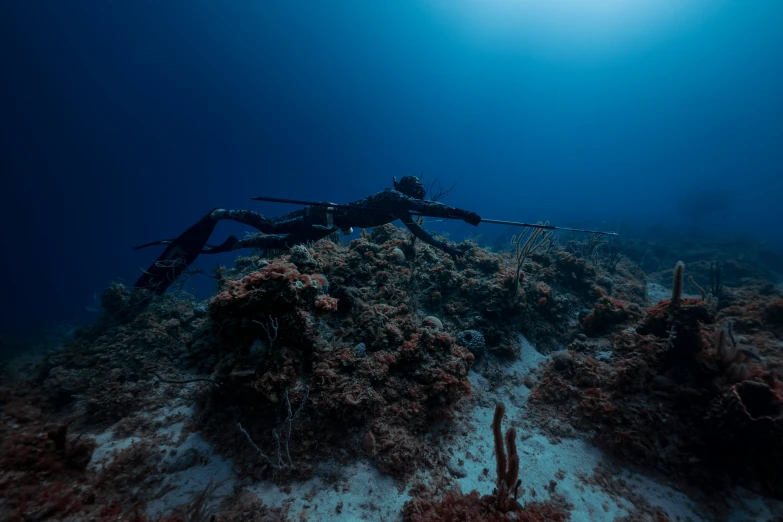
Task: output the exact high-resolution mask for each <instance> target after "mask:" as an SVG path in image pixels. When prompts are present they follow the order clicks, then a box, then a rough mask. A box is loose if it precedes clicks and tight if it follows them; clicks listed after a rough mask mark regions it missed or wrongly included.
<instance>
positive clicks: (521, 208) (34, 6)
mask: <svg viewBox="0 0 783 522" xmlns="http://www.w3.org/2000/svg"><path fill="white" fill-rule="evenodd" d="M0 20H2V22H0V24H2V26H3V28H2V30H0V35H2V36H0V39H1V40H0V42H2V46H0V53H2V54H1V55H0V56H2V64H3V80H2V82H0V94H2V96H1V97H0V99H2V109H3V111H2V121H3V126H2V129H3V130H2V133H3V135H2V143H3V153H2V155H1V156H0V161H2V172H3V190H2V199H3V201H2V207H1V208H2V216H1V217H2V222H3V225H4V227H3V232H4V234H3V254H2V259H1V260H0V262H1V263H2V264H1V265H0V269H2V272H3V275H4V277H2V279H1V280H2V282H1V283H0V284H1V285H2V287H1V288H2V296H3V301H4V304H3V310H4V311H3V313H2V314H0V328H1V329H0V331H2V332H3V334H13V333H24V332H29V331H31V330H33V329H35V328H40V327H48V326H50V325H52V324H55V323H58V322H79V321H85V320H88V319H89V316H88V313H87V312H86V311H85V310H84V309H85V306H88V305H90V304H91V301H92V295H93V293H94V292H100V291H101V289H102V288H104V287H105V286H106V285H107V284H108V283H109V282H111V281H112V280H115V279H122V280H124V281H126V282H127V283H132V282H133V281H134V280H135V279H136V277H138V275H139V273H140V272H139V269H140V268H141V267H146V266H148V265H149V263H150V262H151V261H152V260H153V259H154V257H155V255H157V253H156V252H152V251H150V250H145V251H140V252H133V251H131V247H132V246H134V245H136V244H139V243H144V242H147V241H151V240H155V239H161V238H166V237H173V236H176V235H177V234H178V233H179V232H181V231H182V230H183V229H184V228H186V227H187V226H188V225H190V224H191V223H193V222H194V221H195V220H197V219H198V218H200V217H201V216H202V215H203V214H204V213H206V212H207V211H208V210H209V209H211V208H214V207H216V206H220V207H224V208H251V209H254V210H259V211H261V212H263V213H265V214H268V215H275V214H278V213H282V212H285V211H288V210H291V208H289V207H284V206H281V205H276V204H258V203H255V202H251V201H249V198H250V197H251V196H257V195H267V196H277V197H288V198H301V199H316V200H324V199H326V200H331V201H336V202H347V201H350V200H352V199H357V198H360V197H362V196H364V195H367V194H369V193H372V192H375V191H378V190H382V189H383V188H385V187H388V186H390V184H391V179H392V176H398V177H400V176H403V175H406V174H416V175H419V174H422V173H423V175H424V177H425V180H427V179H430V180H431V179H435V178H438V179H440V180H441V181H442V182H443V183H444V185H446V186H450V185H451V184H452V183H454V182H456V183H457V185H456V187H455V189H454V191H453V192H452V193H451V194H450V195H449V197H448V199H447V200H446V201H445V202H446V203H449V204H451V205H454V206H458V207H465V208H468V209H471V210H474V211H476V212H478V213H479V214H481V215H482V216H483V217H490V218H496V219H510V220H532V221H537V220H547V219H548V220H550V221H552V222H553V223H555V224H562V225H566V226H568V225H584V226H588V227H591V228H592V227H601V228H616V227H617V226H618V224H619V223H621V222H626V223H627V224H628V226H627V228H629V229H631V230H634V231H635V233H636V234H639V235H644V234H648V235H654V234H658V239H664V240H672V239H689V238H690V239H693V238H711V237H712V238H731V237H743V238H746V239H750V240H752V241H760V240H765V241H767V244H768V247H769V248H781V247H782V246H783V235H782V234H781V231H780V224H781V223H783V208H781V205H780V202H781V195H782V194H783V180H782V179H781V178H782V177H783V95H782V94H781V93H783V31H780V27H781V24H782V23H783V3H782V2H779V1H776V0H768V1H767V0H758V1H753V2H739V1H734V2H729V1H721V0H705V1H695V0H672V1H670V0H633V1H631V0H627V1H623V0H593V1H590V0H583V1H579V0H563V1H562V2H555V1H550V2H545V1H543V0H527V1H525V0H519V1H511V0H484V1H478V0H475V1H470V2H469V1H453V0H451V1H419V2H399V1H380V0H374V1H372V2H369V1H358V0H357V1H342V2H291V1H289V2H261V1H259V2H205V1H201V2H190V1H189V2H184V1H179V2H174V1H172V2H150V1H141V2H139V1H134V2H101V1H95V2H85V1H76V0H69V1H67V2H66V1H62V2H21V1H19V2H3V3H2V4H0ZM715 193H718V194H719V195H718V196H715V195H713V194H715ZM721 194H728V196H727V199H726V201H725V204H724V203H721V204H720V205H718V207H719V208H717V209H715V210H714V211H710V209H709V208H706V210H705V211H704V212H703V213H704V214H705V215H704V217H703V219H701V220H700V222H699V223H698V226H695V225H694V223H693V222H692V220H691V218H690V217H689V216H688V213H687V212H683V210H682V208H683V201H685V202H686V203H685V206H686V207H688V208H691V209H692V208H693V205H694V204H699V203H698V201H699V200H700V198H702V199H706V200H707V201H708V202H714V201H715V198H720V197H723V196H722V195H721ZM690 202H694V203H690ZM429 228H430V229H431V230H447V231H449V232H450V233H451V234H452V237H455V238H458V237H462V236H464V235H467V234H473V233H480V234H482V236H483V237H484V238H485V239H486V240H487V241H489V240H491V239H493V238H494V236H496V235H498V234H499V233H503V234H506V233H507V232H508V231H507V230H502V231H499V230H498V229H493V228H492V226H490V225H486V224H485V225H481V226H480V227H479V229H473V228H472V227H470V226H469V225H466V224H464V223H456V224H447V225H446V224H437V223H434V224H431V225H429ZM242 230H243V228H242V227H236V226H231V225H229V224H221V225H220V227H219V228H218V231H217V234H216V235H217V236H218V237H216V238H215V239H216V241H214V242H219V241H221V240H222V239H223V238H224V237H225V236H226V235H228V234H229V233H242ZM231 258H232V256H221V257H220V259H219V260H220V262H221V263H224V264H225V263H230V261H231ZM213 262H214V260H213V259H210V260H208V261H207V262H205V263H204V266H205V267H206V268H209V267H210V266H211V265H212V263H213Z"/></svg>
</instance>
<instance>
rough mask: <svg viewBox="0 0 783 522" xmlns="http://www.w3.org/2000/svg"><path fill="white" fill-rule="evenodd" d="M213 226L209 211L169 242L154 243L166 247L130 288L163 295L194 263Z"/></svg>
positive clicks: (213, 221) (213, 222)
mask: <svg viewBox="0 0 783 522" xmlns="http://www.w3.org/2000/svg"><path fill="white" fill-rule="evenodd" d="M217 223H218V221H217V220H216V219H213V218H212V211H210V212H209V214H207V215H206V216H204V217H203V218H201V220H200V221H199V222H198V223H196V224H195V225H193V226H191V227H190V228H188V229H187V230H186V231H185V232H183V233H182V234H181V235H180V236H179V237H178V238H176V239H174V240H173V241H170V242H169V241H166V242H165V243H164V242H163V241H160V242H156V243H157V244H166V243H168V246H167V247H166V250H164V251H163V253H162V254H161V255H160V257H158V259H156V260H155V262H154V263H152V265H150V267H149V268H148V269H147V270H146V271H145V272H144V274H143V275H142V276H141V277H140V278H139V280H138V281H136V284H134V285H133V286H134V287H136V288H145V289H147V290H150V291H152V292H153V293H155V294H157V295H161V294H163V293H164V292H165V291H166V290H168V288H169V287H170V286H171V285H172V284H173V283H174V281H176V280H177V278H178V277H179V276H180V275H182V272H184V271H185V269H187V268H188V267H189V266H190V264H191V263H193V261H195V260H196V258H197V257H198V255H199V254H200V253H201V251H202V250H203V249H204V247H205V246H206V245H207V240H208V239H209V236H211V235H212V232H213V231H214V230H215V226H216V225H217ZM153 244H155V243H153ZM143 246H148V245H142V247H143ZM138 248H141V247H138Z"/></svg>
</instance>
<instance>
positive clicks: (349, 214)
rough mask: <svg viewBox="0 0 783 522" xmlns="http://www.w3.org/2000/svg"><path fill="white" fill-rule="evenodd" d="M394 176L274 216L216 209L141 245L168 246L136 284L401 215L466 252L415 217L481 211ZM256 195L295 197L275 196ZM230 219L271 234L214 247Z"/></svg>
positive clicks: (160, 286)
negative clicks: (373, 188) (366, 189)
mask: <svg viewBox="0 0 783 522" xmlns="http://www.w3.org/2000/svg"><path fill="white" fill-rule="evenodd" d="M393 181H394V189H388V188H387V189H385V190H383V191H382V192H378V193H376V194H373V195H371V196H367V197H366V198H363V199H360V200H358V201H354V202H352V203H348V204H345V205H338V204H334V203H328V202H324V203H315V204H312V205H310V206H307V207H305V208H303V209H300V210H296V211H294V212H290V213H288V214H284V215H282V216H280V217H277V218H273V219H267V218H265V217H264V216H262V215H261V214H259V213H257V212H253V211H252V210H224V209H222V208H217V209H214V210H212V211H211V212H209V213H208V214H207V215H206V216H204V217H203V218H202V219H201V220H200V221H199V222H198V223H196V224H195V225H193V226H191V227H190V228H188V229H187V230H186V231H185V232H184V233H182V235H180V236H179V237H178V238H176V239H173V240H163V241H153V242H152V243H146V244H144V245H141V246H138V247H136V248H134V250H138V249H141V248H146V247H148V246H153V245H168V246H167V247H166V250H165V251H164V252H163V254H161V256H160V257H159V258H158V259H157V260H156V261H155V262H154V263H153V264H152V266H150V268H149V269H148V270H147V271H145V272H144V274H143V275H142V276H141V277H140V278H139V280H138V281H136V284H135V285H134V286H135V287H136V288H146V289H148V290H150V291H152V292H153V293H155V294H158V295H160V294H163V293H164V292H165V291H166V290H167V289H168V288H169V286H171V284H172V283H174V281H175V280H176V279H177V278H178V277H179V276H180V275H181V274H182V272H184V271H185V269H187V267H188V266H190V264H191V263H193V262H194V261H195V260H196V258H197V257H198V256H199V255H200V254H219V253H222V252H230V251H233V250H239V249H241V248H262V249H268V248H272V249H289V248H291V247H293V246H294V245H297V244H301V243H306V242H309V241H318V240H319V239H323V238H324V237H327V236H328V235H330V234H332V233H334V232H336V231H338V230H340V231H342V232H343V233H344V234H346V235H348V234H350V233H351V232H352V231H353V227H358V228H372V227H378V226H381V225H385V224H387V223H391V222H392V221H395V220H397V219H399V220H400V221H402V223H403V224H404V225H405V226H406V227H407V228H408V230H410V231H411V233H412V234H413V235H414V236H415V237H417V238H418V239H420V240H422V241H424V242H425V243H427V244H429V245H432V246H434V247H436V248H438V249H440V250H442V251H444V252H446V253H447V254H449V255H450V256H452V257H453V258H455V259H456V258H458V257H460V256H462V255H464V253H463V252H462V251H461V250H458V249H456V248H454V247H451V246H449V245H448V244H446V243H444V242H442V241H439V240H437V239H435V238H434V237H432V236H431V235H430V234H429V233H427V232H426V231H425V230H424V229H423V228H421V226H420V225H419V224H418V223H416V221H414V216H428V217H436V218H445V219H461V220H463V221H465V222H467V223H470V224H471V225H473V226H478V224H479V223H481V217H480V216H479V215H478V214H476V213H475V212H469V211H467V210H462V209H458V208H454V207H450V206H448V205H444V204H442V203H438V202H436V201H425V200H424V196H425V193H426V191H425V189H424V185H423V184H422V182H421V180H420V179H419V178H417V177H416V176H405V177H403V178H402V179H401V180H400V181H399V182H398V181H397V178H396V177H395V178H394V179H393ZM253 199H256V200H268V201H283V202H291V201H288V200H275V199H272V198H253ZM224 219H228V220H231V221H236V222H238V223H242V224H244V225H248V226H251V227H253V228H255V229H257V230H258V231H260V232H261V233H263V234H265V235H261V236H253V237H248V238H246V239H238V238H237V237H236V236H233V235H232V236H229V238H228V239H226V240H225V241H224V242H223V243H221V244H220V245H217V246H208V245H207V241H208V240H209V236H211V235H212V232H213V231H214V230H215V226H216V225H217V224H218V222H219V221H221V220H224Z"/></svg>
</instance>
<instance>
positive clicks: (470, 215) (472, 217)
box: [462, 212, 481, 227]
mask: <svg viewBox="0 0 783 522" xmlns="http://www.w3.org/2000/svg"><path fill="white" fill-rule="evenodd" d="M462 220H463V221H464V222H465V223H470V224H471V225H473V226H474V227H477V226H478V224H479V223H481V216H479V215H478V214H476V213H475V212H467V213H466V214H465V217H463V218H462Z"/></svg>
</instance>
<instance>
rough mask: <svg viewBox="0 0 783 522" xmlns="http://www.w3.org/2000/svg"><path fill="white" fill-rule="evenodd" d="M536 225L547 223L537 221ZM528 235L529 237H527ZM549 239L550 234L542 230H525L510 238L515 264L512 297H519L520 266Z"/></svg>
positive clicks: (547, 242)
mask: <svg viewBox="0 0 783 522" xmlns="http://www.w3.org/2000/svg"><path fill="white" fill-rule="evenodd" d="M537 224H538V225H542V224H543V225H549V221H547V222H546V223H541V222H540V221H539V222H538V223H537ZM528 233H529V234H530V235H528ZM525 237H527V239H525ZM551 237H552V232H546V231H545V229H543V228H525V229H524V230H523V231H522V233H521V234H519V235H518V236H517V235H516V234H515V235H514V236H512V237H511V244H512V245H515V246H516V252H515V254H514V257H515V259H516V263H517V267H516V272H515V273H514V274H515V275H514V287H513V288H514V292H515V293H514V297H516V296H517V295H519V284H520V281H521V276H522V266H523V265H524V264H525V261H526V260H527V258H528V257H530V256H531V255H533V254H534V253H535V252H536V251H537V250H539V249H541V248H544V247H546V246H547V245H548V244H549V241H550V239H551ZM523 239H524V241H523Z"/></svg>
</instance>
